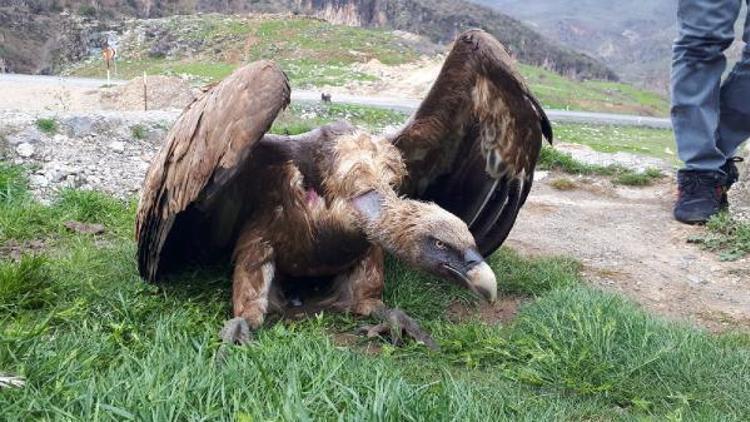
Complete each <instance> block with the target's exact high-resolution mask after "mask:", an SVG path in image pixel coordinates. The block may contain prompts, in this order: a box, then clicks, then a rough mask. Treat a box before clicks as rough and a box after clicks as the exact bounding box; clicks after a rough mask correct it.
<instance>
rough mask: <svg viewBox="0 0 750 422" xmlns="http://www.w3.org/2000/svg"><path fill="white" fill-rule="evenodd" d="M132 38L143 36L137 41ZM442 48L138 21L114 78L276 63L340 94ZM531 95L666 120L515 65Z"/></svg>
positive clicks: (310, 31) (340, 30) (95, 65)
mask: <svg viewBox="0 0 750 422" xmlns="http://www.w3.org/2000/svg"><path fill="white" fill-rule="evenodd" d="M135 34H142V36H140V37H139V36H136V35H135ZM442 51H444V47H441V46H438V45H436V44H433V43H431V42H429V41H425V40H420V39H413V38H409V37H401V36H399V35H396V33H394V32H392V31H387V30H384V29H366V28H358V27H348V26H341V25H332V24H330V23H327V22H325V21H321V20H317V19H312V18H307V17H290V16H284V17H279V16H268V15H266V16H254V17H252V16H251V17H240V16H225V15H211V14H209V15H202V16H172V17H168V18H162V19H156V20H139V21H136V23H135V25H134V30H133V32H132V33H131V34H130V35H126V36H124V38H123V39H122V40H121V42H120V44H119V48H118V57H119V60H118V62H117V75H116V77H117V78H121V79H132V78H134V77H140V76H143V72H144V71H145V72H147V73H148V74H149V75H157V74H163V75H180V76H185V77H188V78H191V79H193V80H194V82H195V83H196V84H203V83H207V82H213V81H216V80H220V79H222V78H224V77H226V76H227V75H229V74H230V73H231V72H232V71H233V70H234V69H236V68H237V67H238V66H241V65H242V64H245V63H249V62H252V61H256V60H260V59H271V60H274V61H276V62H277V63H279V64H280V65H281V66H282V68H283V69H284V71H285V72H286V73H287V75H288V76H289V78H290V80H291V82H292V85H293V86H294V87H295V88H314V87H321V86H345V85H349V84H356V83H357V82H371V81H377V80H378V75H377V74H376V73H368V72H365V71H362V70H357V69H356V68H355V67H353V65H356V64H364V63H367V62H369V61H370V60H373V59H375V60H377V61H379V62H380V63H383V64H386V65H400V64H405V63H411V62H414V61H416V60H417V59H418V58H420V57H421V56H432V55H434V54H436V53H439V52H442ZM519 69H520V71H521V73H522V74H523V75H524V76H525V77H526V78H527V79H528V81H529V83H530V85H531V87H532V91H534V93H535V94H536V95H537V96H538V97H539V98H540V100H541V101H542V103H543V104H544V105H545V106H546V107H548V108H556V109H565V110H585V111H596V112H611V113H627V114H639V115H649V116H666V115H667V114H668V111H669V104H668V101H667V100H666V99H665V98H664V97H663V96H660V95H658V94H655V93H652V92H649V91H644V90H641V89H638V88H635V87H632V86H630V85H627V84H622V83H615V82H605V81H591V80H583V81H581V80H576V79H571V78H566V77H564V76H561V75H559V74H557V73H555V72H553V71H550V70H545V69H542V68H539V67H534V66H529V65H523V64H520V65H519ZM104 72H105V69H104V67H103V65H102V62H101V58H100V57H99V56H92V57H91V58H89V59H88V60H87V61H85V62H83V63H81V64H78V65H75V66H73V67H71V68H70V69H68V71H67V72H66V73H69V74H73V75H76V76H87V77H99V78H101V77H104V75H105V73H104Z"/></svg>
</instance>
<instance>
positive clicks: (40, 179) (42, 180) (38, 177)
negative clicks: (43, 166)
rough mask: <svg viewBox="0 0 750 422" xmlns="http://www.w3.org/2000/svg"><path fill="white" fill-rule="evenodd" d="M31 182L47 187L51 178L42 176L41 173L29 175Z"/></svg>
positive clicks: (37, 185) (34, 184)
mask: <svg viewBox="0 0 750 422" xmlns="http://www.w3.org/2000/svg"><path fill="white" fill-rule="evenodd" d="M29 182H30V183H31V185H32V186H36V187H40V188H46V187H47V186H49V180H47V178H46V177H44V176H42V175H41V174H35V175H33V176H31V177H29Z"/></svg>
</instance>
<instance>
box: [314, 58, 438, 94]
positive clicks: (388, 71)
mask: <svg viewBox="0 0 750 422" xmlns="http://www.w3.org/2000/svg"><path fill="white" fill-rule="evenodd" d="M444 59H445V58H444V57H443V56H436V57H422V58H420V59H419V60H418V61H416V62H413V63H406V64H402V65H398V66H389V65H385V64H383V63H381V62H380V61H378V60H377V59H372V60H370V61H368V62H367V63H362V64H355V65H353V67H354V69H355V70H357V71H359V72H362V73H364V74H367V75H370V76H372V77H373V78H374V79H375V80H374V81H356V82H355V83H350V84H348V85H346V86H345V87H324V89H325V90H326V91H327V92H333V93H334V94H353V95H372V96H386V97H399V98H413V99H422V98H424V97H425V95H427V92H428V91H429V90H430V88H431V87H432V83H433V82H434V81H435V79H437V76H438V74H439V73H440V69H441V68H442V66H443V61H444Z"/></svg>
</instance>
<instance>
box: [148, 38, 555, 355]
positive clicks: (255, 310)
mask: <svg viewBox="0 0 750 422" xmlns="http://www.w3.org/2000/svg"><path fill="white" fill-rule="evenodd" d="M289 98H290V87H289V82H288V80H287V78H286V75H285V74H284V73H283V72H282V70H281V69H280V68H279V67H278V66H277V65H275V64H274V63H272V62H269V61H261V62H256V63H252V64H250V65H247V66H245V67H243V68H240V69H238V70H237V71H235V72H234V73H233V74H232V75H231V76H229V77H227V78H226V79H225V80H224V81H222V82H221V83H219V84H218V85H216V86H214V87H213V88H211V89H210V90H209V91H208V92H207V93H205V95H203V96H202V97H201V98H199V99H198V100H196V101H195V102H194V103H193V104H191V105H190V106H188V107H187V108H186V109H185V110H184V112H183V113H182V115H181V116H180V117H179V119H178V120H177V121H176V123H175V124H174V127H172V129H171V131H170V132H169V134H168V135H167V140H166V145H165V146H164V147H163V149H162V150H161V152H160V153H159V155H158V156H157V157H156V158H155V159H154V160H153V163H152V165H151V168H150V170H149V172H148V175H147V177H146V181H145V187H144V189H143V193H142V197H141V201H140V204H139V207H138V217H137V223H136V232H137V240H138V266H139V270H140V274H141V276H142V277H143V278H144V279H146V280H148V281H151V282H155V281H158V280H160V279H161V278H162V277H164V276H165V275H168V274H170V273H173V272H175V271H178V270H181V269H183V268H185V267H186V266H187V265H190V264H195V263H207V262H217V261H222V260H223V261H225V262H230V261H231V262H232V263H233V265H234V273H233V289H232V303H233V308H234V316H235V318H234V319H232V320H230V321H228V322H227V324H226V325H225V327H224V329H223V330H222V332H221V333H222V337H223V338H224V339H225V340H226V341H233V342H240V343H241V342H244V341H247V340H248V338H249V336H250V330H251V329H257V328H258V327H259V326H260V325H261V324H262V323H263V321H264V318H265V316H266V314H267V313H269V312H283V311H284V308H285V307H286V306H288V305H287V303H288V301H289V298H288V297H285V294H286V293H285V292H287V291H288V290H289V288H290V287H292V288H293V287H299V286H303V285H304V284H305V283H310V282H311V281H310V280H311V279H317V280H326V281H325V283H327V287H328V289H327V294H326V295H324V297H323V298H322V299H320V298H319V302H318V304H319V305H320V306H323V307H326V308H328V309H333V310H338V311H345V312H352V313H354V314H358V315H374V316H378V317H380V318H382V319H383V321H384V322H383V324H379V325H377V326H375V327H371V330H370V334H371V335H374V334H375V333H378V332H381V331H384V330H386V329H392V330H393V331H392V335H394V336H398V335H399V334H403V332H405V333H406V334H407V335H410V336H412V337H414V338H417V339H418V340H421V341H423V342H425V343H426V344H427V345H428V346H435V345H434V343H433V341H432V340H431V339H430V337H429V336H428V335H427V334H426V333H424V332H422V331H421V330H420V329H419V326H418V325H417V324H416V323H415V322H414V321H413V320H411V319H410V318H409V317H408V316H406V314H404V313H403V312H401V311H398V310H391V309H388V308H387V307H386V306H385V305H384V303H383V301H382V292H383V283H384V276H383V256H384V253H386V252H387V253H390V254H393V255H395V256H396V257H398V258H399V259H401V260H403V261H406V262H407V263H409V264H411V265H413V266H414V267H417V268H420V269H422V270H424V271H426V272H428V273H431V274H434V275H436V276H438V277H441V278H443V279H446V280H448V281H453V282H456V283H458V284H460V285H462V286H465V287H466V288H468V289H471V290H472V291H473V292H475V293H476V294H478V295H480V296H482V297H484V298H485V299H487V300H488V301H490V302H492V301H494V300H495V298H496V296H497V284H496V279H495V275H494V274H493V272H492V270H491V269H490V267H489V266H488V265H487V264H486V263H485V261H484V258H483V257H486V256H488V255H489V254H491V253H492V252H493V251H495V250H496V249H497V248H498V247H499V246H500V244H502V243H503V241H504V240H505V238H506V236H507V235H508V232H509V231H510V229H511V227H512V226H513V223H514V222H515V219H516V216H517V215H518V212H519V209H520V208H521V206H522V205H523V204H524V201H525V200H526V197H527V195H528V193H529V190H530V188H531V183H532V180H533V174H534V167H535V165H536V162H537V159H538V156H539V151H540V148H541V146H542V138H543V137H545V138H546V139H547V140H549V141H551V140H552V130H551V127H550V123H549V121H548V120H547V117H546V115H545V114H544V111H543V110H542V108H541V106H540V105H539V103H538V102H537V100H536V99H535V98H534V97H533V96H532V95H531V93H530V92H529V89H528V88H527V86H526V85H525V83H524V82H523V80H522V78H521V77H520V76H519V74H518V73H517V72H516V70H514V67H513V65H512V61H511V58H510V56H509V55H508V53H507V52H506V50H505V48H504V47H503V46H502V44H500V43H499V42H498V41H497V40H495V39H494V38H493V37H492V36H490V35H489V34H487V33H485V32H483V31H481V30H471V31H467V32H465V33H463V34H461V35H460V36H459V37H458V38H457V40H456V42H455V44H454V46H453V49H452V51H451V52H450V54H449V55H448V57H447V58H446V61H445V64H444V65H443V68H442V71H441V73H440V75H439V77H438V79H437V81H436V82H435V84H434V86H433V87H432V89H431V91H430V92H429V94H428V95H427V98H426V99H425V100H424V102H423V103H422V104H421V106H420V107H419V109H418V111H417V112H416V113H415V114H414V115H413V116H412V117H411V119H410V120H409V121H408V123H406V125H405V126H404V127H403V128H402V129H401V130H400V131H399V132H398V133H397V134H395V135H394V136H391V137H378V136H371V135H369V134H366V133H363V132H362V131H360V130H358V129H356V128H354V127H352V126H351V125H349V124H347V123H344V122H340V123H335V124H331V125H327V126H323V127H321V128H318V129H316V130H313V131H311V132H309V133H306V134H303V135H298V136H278V135H270V134H267V133H266V132H267V131H268V130H269V128H270V127H271V124H272V123H273V121H274V119H275V118H276V116H277V115H278V114H279V112H280V111H281V110H282V109H284V108H285V107H286V106H287V105H288V104H289Z"/></svg>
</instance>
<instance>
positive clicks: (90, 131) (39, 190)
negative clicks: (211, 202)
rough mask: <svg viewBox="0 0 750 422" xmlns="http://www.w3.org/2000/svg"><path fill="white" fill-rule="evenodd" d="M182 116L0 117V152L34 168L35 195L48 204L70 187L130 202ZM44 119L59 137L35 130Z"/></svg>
mask: <svg viewBox="0 0 750 422" xmlns="http://www.w3.org/2000/svg"><path fill="white" fill-rule="evenodd" d="M178 114H179V112H177V111H149V112H95V113H74V114H64V113H57V114H30V113H21V112H0V151H5V155H6V157H4V159H6V160H9V161H11V162H13V163H15V164H20V165H23V166H25V167H26V168H27V169H29V172H30V175H29V183H30V185H31V189H32V192H33V194H34V196H35V197H37V198H39V199H41V200H43V201H45V202H47V201H49V200H51V199H52V198H53V197H54V196H55V194H56V192H58V191H60V190H61V189H64V188H71V187H72V188H81V189H93V190H98V191H102V192H106V193H109V194H112V195H114V196H117V197H120V198H127V197H131V196H133V195H134V194H135V193H137V192H138V190H139V189H140V187H141V184H142V182H143V178H144V176H145V173H146V171H147V169H148V166H149V164H150V160H151V159H152V157H153V156H154V155H155V154H156V153H157V152H158V150H159V147H160V146H161V142H162V140H163V138H164V136H165V135H166V132H167V130H168V129H169V127H171V125H172V123H173V122H174V120H175V119H176V118H177V116H178ZM42 117H43V118H51V119H54V120H55V121H56V122H57V124H58V128H59V129H58V131H59V133H55V134H49V135H48V134H44V133H41V132H39V131H38V130H36V128H35V124H36V123H35V122H36V120H37V119H39V118H42ZM134 127H138V130H137V131H136V130H134V129H133V128H134ZM136 134H139V136H138V137H136ZM3 144H4V145H3Z"/></svg>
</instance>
